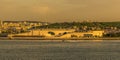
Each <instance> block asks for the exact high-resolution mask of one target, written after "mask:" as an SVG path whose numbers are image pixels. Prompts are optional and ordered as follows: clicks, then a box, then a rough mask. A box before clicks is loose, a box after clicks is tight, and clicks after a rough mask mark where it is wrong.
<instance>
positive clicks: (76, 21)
mask: <svg viewBox="0 0 120 60" xmlns="http://www.w3.org/2000/svg"><path fill="white" fill-rule="evenodd" d="M0 21H11V22H12V21H18V22H19V21H22V22H23V21H28V22H29V21H31V22H32V21H33V22H34V21H39V22H48V21H40V20H0ZM63 22H120V21H92V20H82V21H63ZM63 22H59V21H58V22H49V23H63Z"/></svg>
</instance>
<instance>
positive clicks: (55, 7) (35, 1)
mask: <svg viewBox="0 0 120 60" xmlns="http://www.w3.org/2000/svg"><path fill="white" fill-rule="evenodd" d="M0 20H38V21H45V22H66V21H68V22H69V21H83V20H93V21H120V0H0Z"/></svg>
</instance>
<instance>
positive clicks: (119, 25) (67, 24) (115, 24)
mask: <svg viewBox="0 0 120 60" xmlns="http://www.w3.org/2000/svg"><path fill="white" fill-rule="evenodd" d="M84 26H87V27H99V28H101V29H104V28H106V27H117V28H120V22H63V23H53V24H49V25H46V26H38V27H36V28H75V27H77V28H81V27H84Z"/></svg>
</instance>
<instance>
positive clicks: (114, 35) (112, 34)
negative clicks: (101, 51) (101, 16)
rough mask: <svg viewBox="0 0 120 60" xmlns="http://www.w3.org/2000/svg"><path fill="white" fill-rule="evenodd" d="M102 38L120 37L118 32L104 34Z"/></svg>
mask: <svg viewBox="0 0 120 60" xmlns="http://www.w3.org/2000/svg"><path fill="white" fill-rule="evenodd" d="M104 37H120V32H118V33H108V34H104Z"/></svg>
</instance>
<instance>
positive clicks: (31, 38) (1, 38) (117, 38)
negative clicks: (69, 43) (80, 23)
mask: <svg viewBox="0 0 120 60" xmlns="http://www.w3.org/2000/svg"><path fill="white" fill-rule="evenodd" d="M0 40H120V37H103V38H41V37H12V38H9V37H0Z"/></svg>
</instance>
